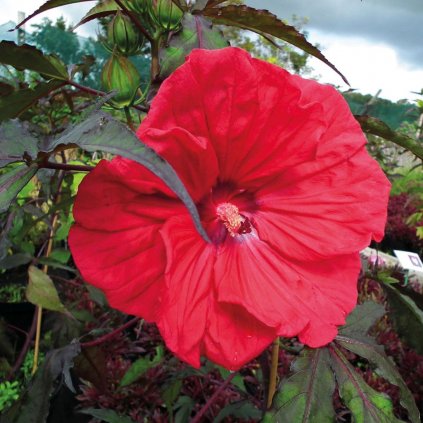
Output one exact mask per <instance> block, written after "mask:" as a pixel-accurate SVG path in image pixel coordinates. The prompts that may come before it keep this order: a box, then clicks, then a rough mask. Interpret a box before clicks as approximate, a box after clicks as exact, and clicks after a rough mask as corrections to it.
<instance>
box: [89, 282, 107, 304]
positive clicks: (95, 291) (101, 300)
mask: <svg viewBox="0 0 423 423" xmlns="http://www.w3.org/2000/svg"><path fill="white" fill-rule="evenodd" d="M85 288H87V291H88V293H89V294H90V298H91V299H92V300H93V301H94V302H95V303H97V304H98V305H99V306H100V307H103V308H104V307H107V306H108V304H107V298H106V296H105V295H104V292H103V291H102V290H101V289H99V288H96V287H95V286H93V285H88V284H87V285H85Z"/></svg>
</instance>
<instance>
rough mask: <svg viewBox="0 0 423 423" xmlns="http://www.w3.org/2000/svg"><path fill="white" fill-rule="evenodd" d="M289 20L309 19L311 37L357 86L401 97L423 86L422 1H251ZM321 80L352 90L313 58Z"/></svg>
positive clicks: (384, 95) (355, 86)
mask: <svg viewBox="0 0 423 423" xmlns="http://www.w3.org/2000/svg"><path fill="white" fill-rule="evenodd" d="M247 3H248V4H249V5H251V6H253V7H256V8H261V9H269V10H270V11H271V12H273V13H275V14H276V15H277V16H279V17H281V18H284V19H287V20H288V21H290V19H291V16H292V15H297V16H300V17H307V18H309V22H308V24H307V26H306V28H305V29H306V30H307V31H308V32H309V40H310V41H311V42H312V43H313V44H316V43H318V44H319V45H320V46H321V48H322V51H323V53H324V54H325V56H326V57H327V58H328V59H329V60H330V61H331V62H332V63H334V64H335V66H337V67H338V69H340V70H341V72H343V73H344V74H345V75H346V77H347V78H348V80H349V81H350V83H351V85H352V87H353V88H358V89H359V90H360V91H361V92H363V93H370V94H375V93H376V92H377V90H378V89H379V88H380V89H382V93H381V97H385V98H390V99H392V100H399V99H402V98H408V99H414V98H417V97H416V96H414V95H413V94H410V91H420V89H422V88H423V0H362V1H360V0H318V1H313V0H247ZM311 63H312V65H313V67H314V68H315V70H316V73H318V74H320V75H321V77H322V78H321V80H322V81H325V82H330V83H333V84H336V85H340V86H341V87H342V88H347V87H346V86H345V85H344V84H343V83H342V80H341V79H340V78H339V77H338V76H337V75H336V74H335V73H334V72H332V71H331V70H330V69H329V68H327V67H326V66H324V65H323V64H321V63H320V62H318V61H317V60H313V61H312V62H311Z"/></svg>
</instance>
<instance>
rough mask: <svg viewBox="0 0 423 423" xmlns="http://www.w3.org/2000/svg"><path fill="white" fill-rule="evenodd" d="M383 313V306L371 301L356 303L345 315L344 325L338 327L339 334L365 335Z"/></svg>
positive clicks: (350, 335)
mask: <svg viewBox="0 0 423 423" xmlns="http://www.w3.org/2000/svg"><path fill="white" fill-rule="evenodd" d="M385 313H386V311H385V308H384V307H383V306H382V305H380V304H377V303H375V302H373V301H366V302H365V303H363V304H360V305H357V306H356V308H355V309H354V310H353V311H352V312H351V313H350V315H349V316H348V317H347V321H346V323H345V325H344V326H342V327H341V328H339V335H343V336H348V337H351V338H354V337H357V336H365V335H366V334H367V332H368V331H369V329H370V328H371V327H372V326H373V325H374V324H375V323H376V322H377V321H378V320H379V319H380V318H381V317H382V316H383V315H384V314H385Z"/></svg>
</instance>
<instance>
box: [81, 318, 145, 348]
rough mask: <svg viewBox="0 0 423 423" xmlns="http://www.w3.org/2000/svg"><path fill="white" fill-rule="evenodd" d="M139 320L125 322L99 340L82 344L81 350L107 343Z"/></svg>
mask: <svg viewBox="0 0 423 423" xmlns="http://www.w3.org/2000/svg"><path fill="white" fill-rule="evenodd" d="M139 320H140V318H139V317H134V318H133V319H131V320H129V321H128V322H126V323H125V324H124V325H122V326H120V327H118V328H117V329H115V330H114V331H113V332H110V333H108V334H106V335H104V336H101V337H100V338H97V339H94V341H89V342H83V343H82V344H81V348H89V347H95V346H96V345H100V344H102V343H103V342H106V341H109V340H110V339H113V338H114V337H115V336H116V335H117V334H118V333H120V332H122V331H124V330H125V329H128V328H130V327H131V326H133V325H135V324H136V323H137V322H138V321H139Z"/></svg>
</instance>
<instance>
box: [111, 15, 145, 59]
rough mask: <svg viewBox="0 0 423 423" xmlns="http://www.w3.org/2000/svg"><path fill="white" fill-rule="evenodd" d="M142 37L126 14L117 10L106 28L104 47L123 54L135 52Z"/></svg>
mask: <svg viewBox="0 0 423 423" xmlns="http://www.w3.org/2000/svg"><path fill="white" fill-rule="evenodd" d="M142 42H143V38H142V36H141V34H140V33H139V31H138V30H137V29H136V28H135V27H134V25H133V23H132V22H131V20H130V19H129V17H128V16H125V15H123V14H122V12H117V13H116V15H115V17H114V18H113V20H112V21H111V22H110V23H109V26H108V28H107V43H106V48H107V49H108V50H110V51H111V52H112V53H120V54H123V55H125V56H132V55H134V54H137V53H138V51H139V49H140V47H141V46H142Z"/></svg>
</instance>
